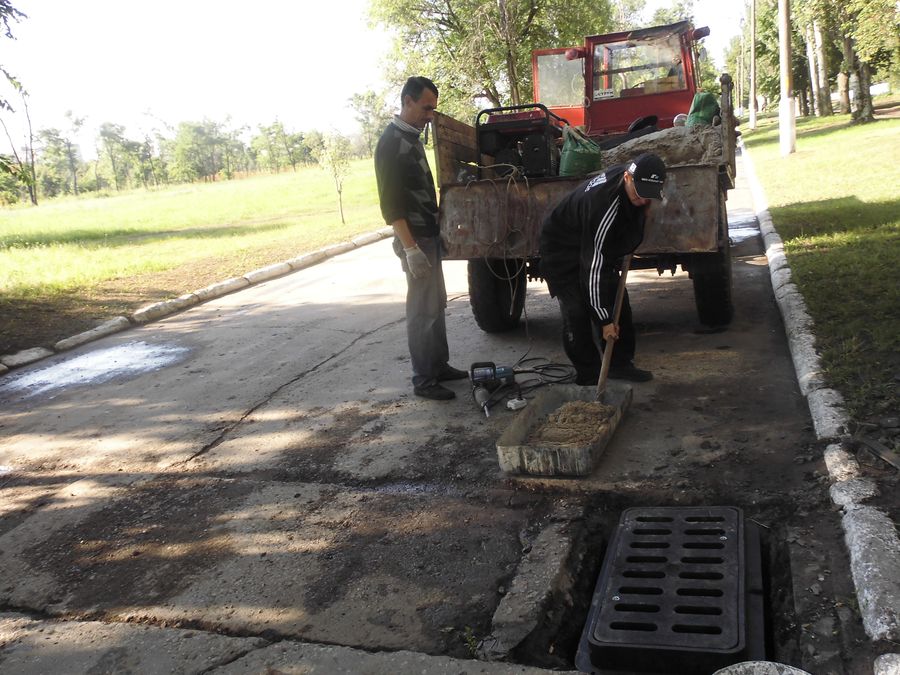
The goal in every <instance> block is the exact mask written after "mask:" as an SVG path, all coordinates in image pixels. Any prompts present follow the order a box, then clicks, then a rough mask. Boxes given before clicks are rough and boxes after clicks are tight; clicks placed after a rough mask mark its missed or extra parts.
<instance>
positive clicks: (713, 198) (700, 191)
mask: <svg viewBox="0 0 900 675" xmlns="http://www.w3.org/2000/svg"><path fill="white" fill-rule="evenodd" d="M719 180H720V179H719V169H718V168H717V167H716V166H678V167H672V168H671V169H669V172H668V177H667V180H666V187H665V192H664V197H665V198H664V200H663V201H662V202H659V203H654V204H653V205H652V206H651V207H650V212H649V214H648V216H647V224H646V227H645V231H644V241H643V243H642V244H641V245H640V247H639V248H638V249H637V251H636V253H637V254H638V255H641V254H644V255H649V254H664V253H685V252H690V253H703V252H711V251H715V250H716V248H717V246H718V233H719V227H718V225H719V224H720V223H719V221H718V219H719V218H720V213H719V208H718V201H717V195H718V194H719V191H718V181H719ZM583 181H584V178H580V177H579V178H542V179H533V180H528V181H525V180H506V179H495V180H477V181H472V182H470V183H467V184H459V183H456V184H445V185H443V186H442V187H441V204H440V225H441V236H442V237H443V238H444V242H445V244H446V246H447V258H448V259H451V260H467V259H472V258H484V257H487V258H528V257H532V256H535V255H537V254H538V238H539V236H540V226H541V222H542V221H543V219H544V217H545V216H546V215H547V214H548V213H549V212H550V211H551V210H552V209H553V207H554V206H556V204H557V203H558V202H559V201H560V200H561V199H562V198H563V197H564V196H565V195H566V194H568V193H569V192H570V191H572V190H573V189H574V188H575V187H577V186H578V185H579V184H580V183H582V182H583Z"/></svg>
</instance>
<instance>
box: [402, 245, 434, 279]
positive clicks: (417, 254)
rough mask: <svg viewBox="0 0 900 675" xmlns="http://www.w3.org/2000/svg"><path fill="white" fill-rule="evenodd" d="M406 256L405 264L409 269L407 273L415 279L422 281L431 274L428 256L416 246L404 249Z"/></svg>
mask: <svg viewBox="0 0 900 675" xmlns="http://www.w3.org/2000/svg"><path fill="white" fill-rule="evenodd" d="M403 252H404V253H405V254H406V264H407V266H408V267H409V273H410V274H412V275H413V276H414V277H415V278H416V279H424V278H425V277H427V276H428V275H429V274H430V273H431V263H430V262H428V256H426V255H425V253H424V252H423V251H422V249H420V248H419V247H418V246H410V247H409V248H404V249H403Z"/></svg>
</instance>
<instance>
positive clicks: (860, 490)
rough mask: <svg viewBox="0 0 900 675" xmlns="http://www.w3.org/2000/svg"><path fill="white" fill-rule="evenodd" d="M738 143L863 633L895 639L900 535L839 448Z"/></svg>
mask: <svg viewBox="0 0 900 675" xmlns="http://www.w3.org/2000/svg"><path fill="white" fill-rule="evenodd" d="M740 145H741V160H742V162H743V166H744V171H745V175H746V176H747V180H748V182H749V184H750V191H751V193H752V195H753V203H754V205H755V209H756V211H757V214H756V215H757V218H758V219H759V229H760V232H761V233H762V236H763V242H764V245H765V247H766V258H767V259H768V261H769V270H770V273H771V277H772V292H773V294H774V295H775V301H776V302H777V303H778V309H779V310H780V312H781V316H782V319H783V321H784V327H785V334H786V335H787V339H788V346H789V348H790V351H791V357H792V359H793V361H794V370H795V371H796V373H797V382H798V383H799V385H800V391H801V392H802V393H803V395H804V396H805V397H806V400H807V403H808V405H809V412H810V415H811V416H812V420H813V426H814V428H815V432H816V437H817V438H819V439H820V440H834V441H836V442H835V443H832V444H831V445H829V446H828V448H827V449H826V450H825V466H826V467H827V468H828V474H829V476H830V477H831V480H832V486H831V490H830V493H831V498H832V501H833V502H834V503H835V504H836V505H838V506H840V507H841V509H842V510H843V512H844V516H843V518H842V525H843V528H844V538H845V540H846V542H847V549H848V552H849V554H850V568H851V571H852V574H853V583H854V585H855V586H856V596H857V601H858V603H859V611H860V614H861V616H862V621H863V628H865V631H866V634H867V635H868V636H869V637H870V638H871V639H873V640H893V641H895V642H896V641H898V640H900V538H898V536H897V529H896V528H895V527H894V524H893V522H892V521H891V519H890V518H888V517H887V516H886V515H885V514H884V513H882V512H881V511H880V510H878V509H876V508H874V507H871V506H864V505H862V504H861V502H863V501H864V500H866V499H868V498H870V497H872V496H874V495H875V494H877V490H878V488H877V487H876V486H875V485H874V483H872V482H871V481H868V480H864V479H860V478H859V477H858V476H859V464H858V463H857V462H856V460H855V459H854V458H853V457H852V456H851V455H850V454H849V453H848V452H847V451H846V450H844V449H843V447H842V446H841V443H840V441H841V440H843V439H844V438H845V434H847V432H848V426H849V416H848V415H847V412H846V409H845V407H844V399H843V397H842V396H841V394H840V393H839V392H837V391H835V390H834V389H829V388H828V387H826V386H825V382H824V379H823V377H822V372H821V370H822V369H821V365H820V361H819V354H818V352H816V349H815V335H814V333H813V330H814V325H813V321H812V318H810V316H809V312H808V311H807V309H806V303H805V302H804V300H803V296H802V295H801V293H800V291H799V289H798V288H797V286H796V285H795V284H794V283H793V281H791V273H790V266H789V265H788V262H787V258H786V257H785V255H784V243H783V242H782V240H781V237H780V236H779V235H778V232H777V231H776V230H775V225H774V224H773V223H772V217H771V215H770V214H769V209H768V202H767V201H766V196H765V193H764V192H763V189H762V186H761V185H760V183H759V180H757V178H756V172H755V171H754V168H753V161H752V160H751V158H750V154H749V153H748V152H747V148H746V146H745V145H744V144H743V143H741V144H740ZM876 663H877V662H876ZM891 663H892V664H893V665H892V666H885V668H888V667H897V665H896V662H895V661H891ZM878 672H881V671H878ZM884 672H885V673H886V672H891V671H888V670H885V671H884ZM898 675H900V673H898Z"/></svg>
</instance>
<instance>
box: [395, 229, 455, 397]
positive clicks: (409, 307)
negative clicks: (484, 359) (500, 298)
mask: <svg viewBox="0 0 900 675" xmlns="http://www.w3.org/2000/svg"><path fill="white" fill-rule="evenodd" d="M416 243H417V244H418V245H419V248H420V249H422V252H423V253H425V255H426V256H428V262H430V263H431V273H430V274H429V275H428V276H427V277H425V278H424V279H416V278H415V277H414V276H413V275H411V274H410V273H409V267H408V266H407V264H406V254H405V253H404V252H403V244H402V243H401V242H400V240H399V239H397V238H396V237H395V238H394V253H396V254H397V256H398V257H399V258H400V264H401V266H402V267H403V271H404V272H406V336H407V340H408V341H409V355H410V357H411V359H412V371H413V376H412V383H413V386H414V387H421V386H424V385H428V384H433V383H435V382H437V377H438V375H439V374H440V372H441V370H443V369H444V367H445V366H446V365H447V362H448V361H449V360H450V349H449V347H448V346H447V325H446V323H445V319H444V310H445V309H446V308H447V289H446V288H445V286H444V272H443V270H442V269H441V240H440V237H416Z"/></svg>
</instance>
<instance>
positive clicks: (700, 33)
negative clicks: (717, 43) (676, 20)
mask: <svg viewBox="0 0 900 675" xmlns="http://www.w3.org/2000/svg"><path fill="white" fill-rule="evenodd" d="M707 35H709V26H702V27H700V28H695V29H694V30H693V31H691V40H692V41H693V42H696V41H697V40H700V39H702V38H705V37H706V36H707Z"/></svg>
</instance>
